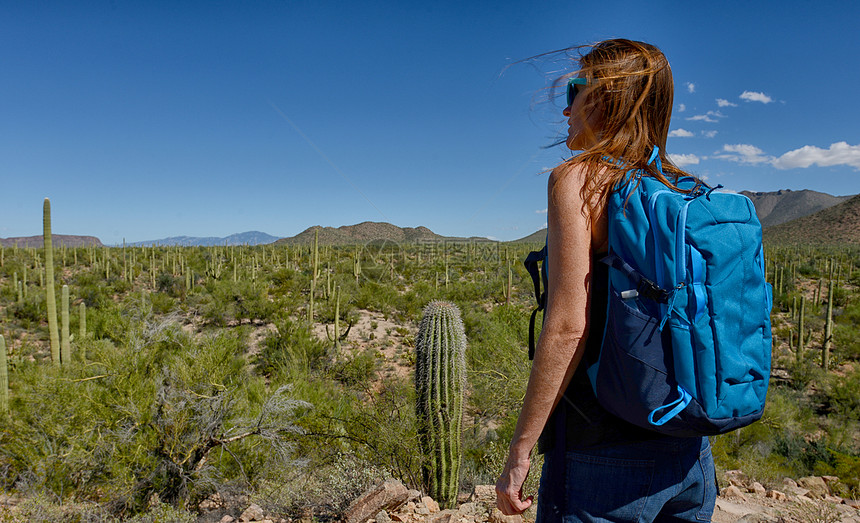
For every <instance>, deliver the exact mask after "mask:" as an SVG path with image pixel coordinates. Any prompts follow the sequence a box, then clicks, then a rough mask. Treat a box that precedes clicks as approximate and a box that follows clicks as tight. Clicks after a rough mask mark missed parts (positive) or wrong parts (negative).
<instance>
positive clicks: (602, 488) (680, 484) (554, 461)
mask: <svg viewBox="0 0 860 523" xmlns="http://www.w3.org/2000/svg"><path fill="white" fill-rule="evenodd" d="M580 52H581V51H580ZM578 61H579V66H580V67H579V71H578V72H576V73H572V74H571V75H568V76H565V77H563V78H562V79H561V81H564V82H566V83H567V86H568V104H567V107H566V108H565V109H564V115H565V116H567V117H568V125H569V129H568V137H567V141H566V144H567V146H568V148H570V149H572V150H579V151H582V152H581V153H580V154H579V155H577V156H574V157H573V158H571V159H570V160H568V161H566V162H564V163H562V164H561V165H559V166H558V167H556V168H555V169H554V170H553V172H552V174H551V175H550V178H549V183H548V219H547V222H548V234H547V245H548V262H547V264H548V267H549V271H548V277H549V281H548V286H547V289H548V293H547V309H546V316H545V319H544V325H543V329H542V331H541V335H540V339H539V341H538V345H537V350H536V352H535V358H534V363H533V366H532V370H531V375H530V378H529V383H528V387H527V390H526V395H525V399H524V402H523V408H522V412H521V413H520V416H519V420H518V422H517V427H516V430H515V431H514V435H513V439H512V442H511V447H510V450H509V454H508V460H507V463H506V465H505V469H504V471H503V472H502V475H501V477H500V478H499V480H498V483H497V484H496V492H497V495H498V502H497V503H498V506H499V508H500V510H501V511H502V512H504V513H505V514H519V513H522V512H523V511H524V510H526V509H527V508H528V507H529V506H531V504H532V501H533V497H532V496H528V497H526V498H523V495H524V493H523V491H522V486H523V483H524V481H525V479H526V476H527V475H528V472H529V466H530V461H529V456H530V453H531V451H532V449H533V448H534V447H535V445H536V444H537V446H538V452H541V453H544V454H545V460H544V467H543V471H542V474H541V485H540V489H539V492H538V507H537V517H538V521H561V520H562V519H563V520H564V521H566V522H567V521H710V519H711V514H712V512H713V508H714V503H715V498H716V485H715V484H714V466H713V460H712V458H711V453H710V446H709V444H708V440H707V438H674V437H669V436H664V435H661V434H658V433H656V432H651V431H648V430H646V429H642V428H639V427H636V426H634V425H631V424H629V423H626V422H624V421H622V420H621V419H619V418H617V417H615V416H613V415H612V414H609V413H608V412H606V411H605V410H604V409H603V408H602V407H600V405H599V404H598V403H597V400H596V398H595V397H594V393H593V391H592V389H591V385H590V383H589V381H588V377H587V375H586V373H585V367H586V365H585V364H583V365H580V362H581V361H583V358H585V359H586V361H593V359H594V358H595V357H596V351H599V347H600V342H601V339H600V338H601V336H602V333H603V325H604V318H603V316H604V315H605V310H606V309H605V299H606V298H605V296H606V286H607V268H606V266H605V265H604V264H602V263H598V262H597V261H598V260H600V258H601V257H602V256H603V255H604V254H605V253H606V251H607V248H608V239H607V218H606V212H605V208H606V202H607V198H608V196H609V194H610V193H611V190H612V188H613V187H615V186H616V185H617V184H618V183H619V182H620V181H621V180H622V178H623V177H624V176H625V173H626V172H627V171H629V170H630V169H643V170H644V171H645V172H646V173H647V175H650V176H655V177H657V178H658V179H660V180H661V181H662V182H663V183H665V184H666V185H668V186H670V187H674V184H673V181H676V180H677V178H678V177H679V176H685V175H686V173H684V172H683V171H681V170H680V169H678V168H677V167H675V166H673V165H672V163H671V162H670V161H669V158H668V157H667V156H666V153H665V151H666V138H667V136H668V132H669V120H670V118H671V113H672V96H673V84H672V73H671V70H670V68H669V63H668V62H667V61H666V58H665V56H664V55H663V53H662V52H661V51H660V50H659V49H657V48H656V47H654V46H652V45H649V44H646V43H642V42H634V41H630V40H623V39H617V40H607V41H604V42H601V43H599V44H596V45H594V46H591V47H590V48H587V52H586V53H585V54H583V55H582V56H581V57H580V58H579V60H578ZM655 146H659V152H660V156H661V160H662V164H663V166H664V167H663V173H665V176H663V175H662V174H661V173H660V172H659V171H658V170H656V169H655V168H654V167H653V164H652V165H651V166H649V165H648V164H647V162H648V158H649V156H650V154H651V152H652V150H653V149H654V147H655ZM601 302H602V303H601ZM589 333H591V335H590V336H589Z"/></svg>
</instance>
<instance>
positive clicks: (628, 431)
mask: <svg viewBox="0 0 860 523" xmlns="http://www.w3.org/2000/svg"><path fill="white" fill-rule="evenodd" d="M602 257H603V255H596V256H595V257H594V261H593V263H592V273H591V274H592V276H591V304H590V309H591V310H590V311H589V329H588V332H589V335H588V339H587V340H586V345H585V355H584V356H583V359H582V360H581V361H580V363H579V366H578V367H577V368H576V371H575V372H574V374H573V378H572V379H571V381H570V384H569V385H568V387H567V390H566V391H565V393H564V396H563V397H562V398H561V400H560V401H559V403H558V405H557V406H556V409H555V411H554V412H553V413H552V416H550V418H549V420H548V421H547V424H546V426H545V427H544V429H543V432H542V433H541V435H540V438H538V452H539V453H541V454H543V453H546V452H548V451H549V450H551V449H552V448H553V447H554V446H555V440H556V439H558V438H559V437H563V438H564V441H565V447H566V450H584V449H590V448H599V447H605V446H610V445H619V444H625V443H634V442H639V441H646V440H654V439H661V438H668V437H669V436H664V435H662V434H658V433H657V432H653V431H650V430H647V429H644V428H641V427H638V426H636V425H633V424H631V423H627V422H626V421H624V420H622V419H620V418H618V417H616V416H615V415H613V414H610V413H609V412H607V411H606V409H604V408H603V407H601V406H600V403H598V402H597V398H596V397H595V396H594V389H592V388H591V382H590V381H589V379H588V375H587V374H586V372H585V369H587V368H588V366H589V365H590V364H591V363H592V362H594V361H596V360H597V357H598V356H599V354H600V344H601V342H602V338H603V328H604V325H605V324H606V297H607V293H608V290H609V267H608V266H606V265H605V264H603V263H600V262H599V261H598V260H599V259H600V258H602Z"/></svg>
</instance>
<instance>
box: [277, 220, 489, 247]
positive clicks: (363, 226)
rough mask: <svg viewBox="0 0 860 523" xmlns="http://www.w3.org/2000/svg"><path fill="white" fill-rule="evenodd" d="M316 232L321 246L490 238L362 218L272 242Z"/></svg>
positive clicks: (309, 238)
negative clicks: (451, 234)
mask: <svg viewBox="0 0 860 523" xmlns="http://www.w3.org/2000/svg"><path fill="white" fill-rule="evenodd" d="M314 232H317V235H318V241H319V243H320V244H321V245H355V244H362V243H368V242H376V241H391V242H397V243H412V242H421V241H457V242H469V241H473V242H492V241H494V240H490V239H489V238H484V237H479V236H470V237H468V238H466V237H458V236H442V235H439V234H436V233H435V232H433V231H431V230H430V229H428V228H427V227H424V226H418V227H398V226H397V225H392V224H390V223H388V222H371V221H365V222H361V223H357V224H355V225H341V226H340V227H323V226H320V225H314V226H312V227H308V228H307V229H305V230H304V231H302V232H300V233H299V234H297V235H295V236H291V237H289V238H281V239H280V240H278V241H276V242H275V245H307V244H310V243H313V241H314Z"/></svg>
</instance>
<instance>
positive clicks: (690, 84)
mask: <svg viewBox="0 0 860 523" xmlns="http://www.w3.org/2000/svg"><path fill="white" fill-rule="evenodd" d="M685 85H686V86H687V91H689V92H691V93H695V92H696V84H694V83H693V82H687V83H686V84H685Z"/></svg>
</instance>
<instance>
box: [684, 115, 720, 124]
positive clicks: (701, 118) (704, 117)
mask: <svg viewBox="0 0 860 523" xmlns="http://www.w3.org/2000/svg"><path fill="white" fill-rule="evenodd" d="M687 120H692V121H694V122H695V121H702V122H710V123H717V121H716V120H714V119H713V118H711V117H710V116H708V115H707V114H697V115H696V116H691V117H689V118H687Z"/></svg>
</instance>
